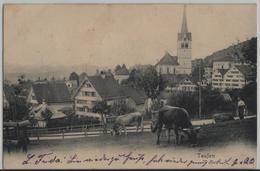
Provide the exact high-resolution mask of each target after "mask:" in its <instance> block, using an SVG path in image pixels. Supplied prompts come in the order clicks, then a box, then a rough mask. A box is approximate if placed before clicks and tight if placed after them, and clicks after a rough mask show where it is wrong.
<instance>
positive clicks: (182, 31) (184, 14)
mask: <svg viewBox="0 0 260 171" xmlns="http://www.w3.org/2000/svg"><path fill="white" fill-rule="evenodd" d="M181 33H188V27H187V19H186V5H184V10H183V18H182V26H181Z"/></svg>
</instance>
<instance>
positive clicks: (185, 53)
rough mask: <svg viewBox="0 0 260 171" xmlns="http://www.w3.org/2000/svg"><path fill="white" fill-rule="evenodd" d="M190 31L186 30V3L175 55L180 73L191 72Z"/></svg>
mask: <svg viewBox="0 0 260 171" xmlns="http://www.w3.org/2000/svg"><path fill="white" fill-rule="evenodd" d="M191 43H192V38H191V32H189V31H188V26H187V19H186V5H184V10H183V18H182V26H181V32H179V33H178V40H177V46H178V47H177V56H178V63H179V64H180V65H179V73H180V74H191V52H192V48H191V47H192V46H191Z"/></svg>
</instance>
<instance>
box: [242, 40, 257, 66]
mask: <svg viewBox="0 0 260 171" xmlns="http://www.w3.org/2000/svg"><path fill="white" fill-rule="evenodd" d="M242 54H243V56H244V57H245V60H246V61H247V62H249V63H250V64H251V65H253V66H256V62H257V38H256V37H253V38H252V39H250V40H249V42H248V44H247V45H246V46H244V47H243V48H242Z"/></svg>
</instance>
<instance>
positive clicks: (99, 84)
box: [88, 75, 125, 100]
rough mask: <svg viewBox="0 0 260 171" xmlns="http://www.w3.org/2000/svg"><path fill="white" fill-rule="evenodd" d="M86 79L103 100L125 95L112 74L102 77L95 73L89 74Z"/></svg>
mask: <svg viewBox="0 0 260 171" xmlns="http://www.w3.org/2000/svg"><path fill="white" fill-rule="evenodd" d="M88 80H89V81H90V83H91V84H92V85H93V86H94V88H95V89H96V91H97V92H98V94H99V95H100V96H101V97H102V99H103V100H109V99H114V98H121V97H125V95H124V94H123V93H122V92H121V89H120V85H119V84H118V82H117V81H116V80H115V79H114V77H113V76H105V77H104V78H102V76H101V75H95V76H89V77H88Z"/></svg>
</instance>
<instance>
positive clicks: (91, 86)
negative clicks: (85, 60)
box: [73, 72, 126, 116]
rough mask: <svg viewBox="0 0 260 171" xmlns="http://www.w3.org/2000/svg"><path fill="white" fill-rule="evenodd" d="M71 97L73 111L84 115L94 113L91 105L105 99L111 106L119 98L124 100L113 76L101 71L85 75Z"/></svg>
mask: <svg viewBox="0 0 260 171" xmlns="http://www.w3.org/2000/svg"><path fill="white" fill-rule="evenodd" d="M73 98H74V102H75V113H76V114H77V115H84V116H88V115H95V114H94V113H93V107H94V106H95V104H96V103H97V102H101V101H105V102H106V103H107V105H108V106H111V105H112V104H114V103H115V102H117V101H119V100H126V97H125V96H124V94H123V93H122V92H121V89H120V85H119V84H118V82H117V81H116V80H115V79H114V77H113V76H108V75H106V74H105V73H102V72H101V73H100V74H98V75H94V76H88V77H86V78H85V80H84V81H82V83H81V85H80V86H79V87H78V89H77V91H76V93H75V94H74V95H73Z"/></svg>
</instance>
